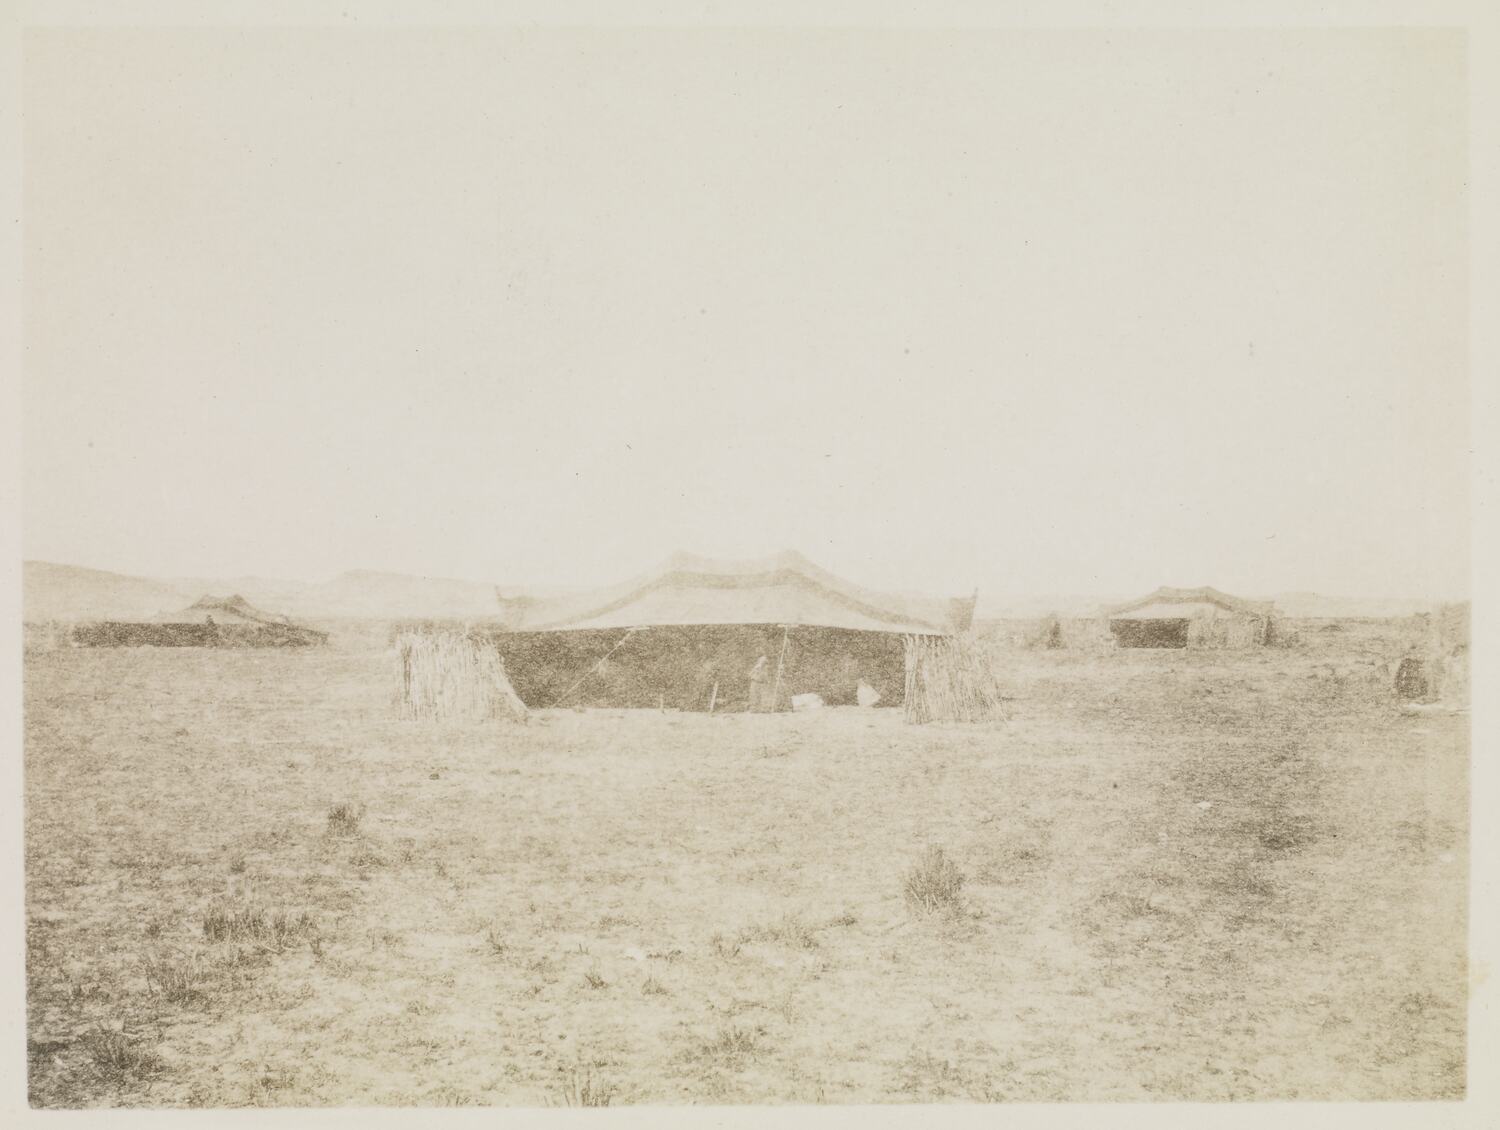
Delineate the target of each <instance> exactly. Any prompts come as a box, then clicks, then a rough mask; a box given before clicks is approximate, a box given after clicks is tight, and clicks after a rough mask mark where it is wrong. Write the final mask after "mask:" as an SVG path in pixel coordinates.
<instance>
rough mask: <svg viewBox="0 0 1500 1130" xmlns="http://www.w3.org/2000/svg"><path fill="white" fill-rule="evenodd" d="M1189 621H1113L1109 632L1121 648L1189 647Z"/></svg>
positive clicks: (1110, 623)
mask: <svg viewBox="0 0 1500 1130" xmlns="http://www.w3.org/2000/svg"><path fill="white" fill-rule="evenodd" d="M1188 626H1189V621H1188V620H1186V619H1181V620H1165V619H1163V620H1111V621H1110V622H1109V630H1110V632H1111V633H1112V634H1113V635H1114V637H1115V641H1116V642H1117V643H1118V644H1119V645H1120V646H1121V647H1169V648H1178V647H1187V645H1188Z"/></svg>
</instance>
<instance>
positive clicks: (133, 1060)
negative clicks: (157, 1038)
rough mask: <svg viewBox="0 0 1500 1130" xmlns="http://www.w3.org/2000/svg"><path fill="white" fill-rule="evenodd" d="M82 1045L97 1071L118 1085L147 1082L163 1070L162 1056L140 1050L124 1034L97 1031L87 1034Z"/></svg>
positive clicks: (97, 1029) (106, 1029) (135, 1043)
mask: <svg viewBox="0 0 1500 1130" xmlns="http://www.w3.org/2000/svg"><path fill="white" fill-rule="evenodd" d="M80 1043H82V1045H83V1050H84V1051H85V1052H87V1053H88V1056H89V1059H90V1060H91V1061H92V1062H93V1065H94V1068H95V1070H97V1071H98V1072H99V1073H100V1074H101V1075H104V1076H106V1077H108V1078H112V1079H114V1080H115V1081H117V1082H136V1081H139V1080H142V1079H148V1078H150V1077H151V1076H153V1075H156V1074H158V1073H159V1072H160V1071H161V1069H162V1061H161V1057H160V1056H159V1055H157V1054H156V1053H155V1052H153V1051H151V1050H150V1049H149V1048H143V1047H141V1045H140V1044H138V1043H137V1042H136V1041H135V1040H133V1039H131V1038H130V1037H129V1036H127V1035H126V1034H125V1033H124V1032H119V1031H115V1030H114V1029H111V1028H95V1029H93V1030H91V1031H89V1032H86V1033H84V1036H83V1038H82V1040H81V1041H80Z"/></svg>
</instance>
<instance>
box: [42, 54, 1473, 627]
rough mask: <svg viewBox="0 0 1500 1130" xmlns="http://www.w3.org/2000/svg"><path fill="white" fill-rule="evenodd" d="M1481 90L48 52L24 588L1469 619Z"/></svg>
mask: <svg viewBox="0 0 1500 1130" xmlns="http://www.w3.org/2000/svg"><path fill="white" fill-rule="evenodd" d="M1463 59H1464V54H1463V40H1462V38H1461V36H1460V35H1458V34H1456V33H1443V32H1354V31H1338V32H1334V31H1304V32H1290V33H1275V32H1266V33H1261V32H1180V33H1171V32H1139V33H1134V32H1123V33H1122V32H1112V33H1097V34H1096V33H1078V32H1007V31H986V32H978V31H972V30H970V31H958V32H917V31H909V30H908V31H899V32H895V31H892V32H862V31H841V30H827V31H812V30H801V31H747V32H736V31H686V30H681V31H672V30H666V31H654V32H650V31H639V32H637V31H625V30H582V31H580V30H572V31H570V30H530V31H500V30H472V31H434V32H426V31H410V30H405V31H356V30H347V29H330V30H318V31H308V30H292V29H284V30H279V31H273V30H259V31H253V30H239V31H213V30H205V31H150V30H136V31H79V30H75V31H54V32H42V33H31V34H30V35H29V38H28V40H27V43H26V52H25V76H24V82H25V98H26V101H25V106H24V112H25V152H24V157H25V162H26V163H25V194H26V195H25V225H24V245H25V246H24V250H25V256H26V262H25V292H24V298H25V306H26V309H25V319H26V321H25V331H24V332H25V339H24V340H25V349H26V356H25V372H24V422H23V439H24V453H23V459H24V533H23V536H24V551H25V554H26V556H27V557H29V558H33V559H43V560H51V561H59V562H68V563H73V564H81V565H90V566H94V567H98V568H106V569H113V570H116V571H120V572H127V573H140V574H145V575H154V576H185V575H191V576H231V575H242V574H260V575H265V576H279V577H288V578H302V579H308V580H319V579H324V578H327V577H330V576H332V575H334V574H336V573H338V572H340V571H343V570H345V569H350V568H370V569H383V570H393V571H402V572H414V573H422V574H426V575H430V576H454V577H466V578H473V579H481V580H492V581H496V582H500V583H508V584H520V583H529V584H538V585H541V584H560V585H573V584H593V583H608V582H611V581H614V580H619V579H622V578H624V577H627V576H630V575H633V574H635V573H637V572H639V571H641V570H642V569H644V568H646V567H648V566H650V565H652V564H654V563H655V562H656V561H658V560H659V559H661V558H663V557H665V556H666V555H667V554H668V553H670V552H671V551H672V550H674V549H679V548H681V549H688V550H692V551H695V552H699V553H706V554H713V555H723V556H758V555H761V554H765V553H770V552H774V551H777V550H780V549H783V548H790V547H795V548H798V549H800V550H802V551H803V552H805V553H806V554H808V555H809V556H810V557H812V558H813V559H814V560H816V561H818V562H819V563H820V564H822V565H824V566H826V567H828V568H830V569H833V570H834V571H836V572H840V573H843V574H845V575H847V576H848V577H850V578H851V579H852V580H855V581H857V582H860V583H864V584H870V585H876V586H881V587H891V588H900V589H925V590H929V591H934V592H942V593H957V592H967V591H968V590H969V589H971V588H973V587H975V586H978V587H980V588H981V589H982V590H983V591H986V592H990V593H997V594H998V593H1006V594H1026V593H1048V594H1051V593H1108V594H1120V593H1127V594H1128V593H1133V592H1139V591H1145V590H1147V589H1150V588H1154V587H1156V586H1157V585H1161V584H1171V585H1197V584H1213V585H1217V586H1218V587H1220V588H1224V589H1228V590H1230V591H1235V592H1241V593H1246V594H1251V595H1256V594H1269V593H1274V592H1279V591H1286V590H1317V591H1322V592H1326V593H1331V594H1343V595H1360V596H1376V595H1389V596H1432V597H1455V596H1462V595H1465V594H1466V593H1467V592H1468V585H1469V577H1468V574H1469V565H1468V556H1469V548H1468V538H1469V497H1468V493H1469V492H1468V473H1469V471H1468V468H1469V464H1468V458H1469V455H1468V448H1469V408H1468V403H1469V402H1468V376H1467V373H1466V333H1467V312H1466V304H1467V297H1468V292H1467V270H1468V266H1467V250H1466V248H1467V239H1468V234H1467V226H1466V221H1465V212H1466V209H1467V205H1468V202H1467V200H1466V195H1465V177H1466V163H1467V155H1466V151H1465V144H1466V136H1467V128H1468V127H1467V122H1466V116H1465V115H1466V109H1465V105H1466V103H1465V99H1466V91H1465V81H1464V70H1463Z"/></svg>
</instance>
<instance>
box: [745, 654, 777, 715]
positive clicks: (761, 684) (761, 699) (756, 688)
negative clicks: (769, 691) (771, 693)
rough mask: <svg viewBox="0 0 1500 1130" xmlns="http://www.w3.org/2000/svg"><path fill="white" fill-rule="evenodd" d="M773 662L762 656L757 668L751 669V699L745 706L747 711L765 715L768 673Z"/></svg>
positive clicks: (756, 664) (758, 660)
mask: <svg viewBox="0 0 1500 1130" xmlns="http://www.w3.org/2000/svg"><path fill="white" fill-rule="evenodd" d="M770 666H771V660H770V659H769V658H768V657H766V656H764V655H762V656H761V657H760V658H759V659H757V660H756V661H755V666H754V667H751V668H750V698H749V701H748V702H747V703H746V705H745V709H746V710H750V711H753V712H755V713H764V712H765V711H766V710H767V709H769V708H768V707H767V706H766V673H767V671H768V670H769V669H770Z"/></svg>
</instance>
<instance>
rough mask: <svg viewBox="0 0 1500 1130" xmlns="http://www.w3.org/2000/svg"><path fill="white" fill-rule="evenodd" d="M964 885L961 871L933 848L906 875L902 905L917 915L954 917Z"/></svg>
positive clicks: (941, 851)
mask: <svg viewBox="0 0 1500 1130" xmlns="http://www.w3.org/2000/svg"><path fill="white" fill-rule="evenodd" d="M963 886H964V877H963V874H962V872H960V871H959V869H958V867H957V865H956V864H954V862H953V861H952V860H951V859H949V858H948V856H947V855H946V854H945V853H944V852H943V849H942V848H940V847H937V846H936V845H933V846H931V847H929V848H928V849H927V850H926V851H925V852H923V853H922V858H921V859H920V860H919V861H918V862H917V864H916V865H915V866H914V867H912V869H911V870H910V871H908V872H907V873H906V882H905V884H904V885H903V886H902V894H903V895H904V896H905V898H906V905H907V906H908V907H909V908H910V909H911V910H912V911H913V912H914V913H917V914H935V913H942V914H955V913H957V912H958V911H959V910H961V909H962V906H963V904H962V901H961V898H960V896H961V893H962V891H963Z"/></svg>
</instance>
